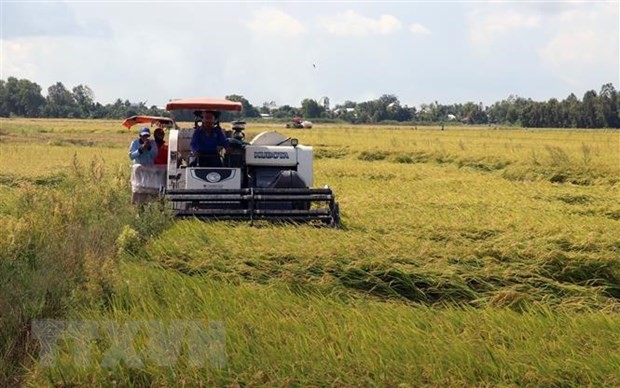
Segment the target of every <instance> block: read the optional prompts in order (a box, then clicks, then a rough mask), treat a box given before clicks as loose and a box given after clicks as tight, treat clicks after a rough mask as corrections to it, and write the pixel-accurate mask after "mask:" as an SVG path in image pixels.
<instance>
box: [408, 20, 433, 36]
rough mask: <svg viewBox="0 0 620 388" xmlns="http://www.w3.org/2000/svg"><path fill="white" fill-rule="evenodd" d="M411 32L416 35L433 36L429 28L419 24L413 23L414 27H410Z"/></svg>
mask: <svg viewBox="0 0 620 388" xmlns="http://www.w3.org/2000/svg"><path fill="white" fill-rule="evenodd" d="M409 31H411V33H412V34H414V35H430V34H431V30H429V29H428V28H426V27H424V26H423V25H421V24H418V23H413V24H412V25H410V26H409Z"/></svg>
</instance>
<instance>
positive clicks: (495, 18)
mask: <svg viewBox="0 0 620 388" xmlns="http://www.w3.org/2000/svg"><path fill="white" fill-rule="evenodd" d="M0 21H1V25H0V45H1V48H0V51H1V52H0V54H1V57H0V79H2V80H5V81H6V80H7V79H8V77H16V78H18V79H23V78H25V79H28V80H30V81H32V82H36V83H37V84H38V85H39V86H41V88H42V89H43V95H46V94H47V88H48V87H49V86H51V85H53V84H55V83H57V82H62V83H63V85H64V86H65V87H66V88H67V89H69V90H70V89H72V88H73V87H75V86H77V85H86V86H89V87H90V88H91V89H92V90H93V91H94V93H95V100H96V101H98V102H100V103H102V104H108V103H113V102H114V101H115V100H116V99H117V98H121V99H122V100H129V101H131V102H144V103H145V104H146V105H147V106H152V105H156V106H164V105H165V104H166V102H168V101H169V100H171V99H177V98H193V97H216V98H223V97H224V96H226V95H230V94H237V95H242V96H243V97H245V98H246V99H247V100H248V101H249V102H250V103H251V104H252V105H254V106H257V107H260V106H262V105H263V104H264V103H269V102H274V103H275V104H276V105H277V106H281V105H291V106H296V107H299V106H301V101H302V100H303V99H305V98H310V99H314V100H317V101H320V100H322V98H323V97H328V98H329V100H330V104H331V106H332V107H334V106H335V105H336V104H342V103H344V102H345V101H354V102H363V101H369V100H374V99H377V98H379V97H380V96H381V95H384V94H392V95H396V96H397V97H398V99H399V101H400V102H401V104H402V105H408V106H420V105H421V104H428V103H432V102H435V101H437V102H438V103H440V104H454V103H465V102H469V101H471V102H475V103H480V102H482V103H483V104H485V105H487V106H488V105H491V104H493V103H494V102H497V101H501V100H503V99H506V98H508V97H509V96H510V95H514V96H521V97H525V98H532V99H533V100H536V101H546V100H548V99H550V98H557V99H559V100H561V99H564V98H566V97H567V96H568V95H569V94H570V93H575V95H576V96H577V97H578V98H582V97H583V94H584V93H585V92H586V91H588V90H595V91H597V92H598V91H599V90H600V88H601V86H602V85H603V84H606V83H609V82H611V83H613V85H614V87H615V88H616V89H619V88H620V82H619V79H620V74H619V73H620V64H619V62H620V59H619V58H620V54H619V46H620V39H619V35H620V33H619V30H620V22H619V2H618V1H617V0H615V1H527V0H525V1H441V0H439V1H271V2H267V1H197V0H193V1H191V0H185V1H181V0H178V1H175V0H165V1H135V0H134V1H131V0H128V1H124V0H108V1H87V0H73V1H44V0H43V1H41V0H37V1H33V0H0Z"/></svg>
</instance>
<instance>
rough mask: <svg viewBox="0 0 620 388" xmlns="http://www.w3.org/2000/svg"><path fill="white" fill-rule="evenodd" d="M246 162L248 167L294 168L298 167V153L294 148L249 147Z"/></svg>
mask: <svg viewBox="0 0 620 388" xmlns="http://www.w3.org/2000/svg"><path fill="white" fill-rule="evenodd" d="M245 160H246V163H247V165H248V166H273V167H292V166H296V165H297V152H295V148H294V147H286V146H255V145H248V146H246V147H245Z"/></svg>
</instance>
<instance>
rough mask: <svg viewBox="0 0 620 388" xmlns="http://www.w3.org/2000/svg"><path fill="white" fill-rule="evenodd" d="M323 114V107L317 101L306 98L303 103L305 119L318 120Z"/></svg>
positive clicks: (302, 109)
mask: <svg viewBox="0 0 620 388" xmlns="http://www.w3.org/2000/svg"><path fill="white" fill-rule="evenodd" d="M323 112H324V110H323V107H322V106H321V105H319V103H318V102H316V101H315V100H312V99H310V98H306V99H304V100H303V101H302V102H301V114H302V116H303V117H305V118H318V117H321V116H322V115H323Z"/></svg>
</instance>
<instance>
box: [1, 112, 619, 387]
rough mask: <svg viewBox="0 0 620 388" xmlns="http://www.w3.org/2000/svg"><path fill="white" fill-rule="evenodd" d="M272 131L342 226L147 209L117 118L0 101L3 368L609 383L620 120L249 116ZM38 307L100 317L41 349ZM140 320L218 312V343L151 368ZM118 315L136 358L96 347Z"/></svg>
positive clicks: (55, 314) (37, 373)
mask: <svg viewBox="0 0 620 388" xmlns="http://www.w3.org/2000/svg"><path fill="white" fill-rule="evenodd" d="M225 126H226V125H225ZM274 129H275V130H278V131H280V132H282V133H284V134H286V135H287V136H291V137H296V138H298V139H299V141H300V143H301V144H307V145H312V146H313V147H314V155H315V165H314V173H315V186H323V185H325V184H328V185H329V186H330V187H332V188H333V190H334V192H335V193H336V196H337V200H338V201H339V202H340V208H341V215H342V221H343V224H342V227H341V228H339V229H332V228H316V227H313V226H307V225H305V226H304V225H301V226H293V225H277V224H267V223H265V224H259V225H255V226H249V225H247V224H245V223H226V222H207V223H204V222H200V221H193V220H184V221H178V220H172V219H170V217H169V216H168V215H167V213H166V211H165V209H161V208H160V207H158V206H151V207H149V208H147V209H146V211H145V212H144V213H142V214H140V216H139V217H138V216H137V214H136V210H135V209H133V208H132V207H131V206H130V205H129V204H128V198H129V191H130V188H129V183H128V176H129V174H128V166H129V160H128V158H127V147H128V145H129V143H130V141H131V139H132V138H133V137H134V136H135V134H134V133H133V132H131V131H128V130H126V129H125V128H124V127H122V126H121V125H120V122H118V123H117V122H112V121H98V120H29V119H0V195H2V198H3V200H2V201H1V202H0V218H1V219H2V221H3V222H1V224H2V226H0V236H2V237H0V255H1V256H0V259H1V260H2V267H0V269H1V270H2V272H1V274H2V277H3V278H5V279H7V281H3V282H2V283H3V284H4V285H3V296H0V308H2V309H1V310H0V311H3V316H2V320H0V322H1V323H2V325H3V327H2V329H7V330H6V332H7V333H9V334H8V335H5V336H4V339H3V341H4V342H1V343H0V345H2V347H1V349H3V352H4V353H5V356H4V357H3V363H2V364H0V366H1V367H2V369H1V370H2V371H3V376H4V380H5V381H8V382H15V381H18V382H19V383H24V384H31V385H73V384H75V385H79V386H81V385H93V384H94V385H123V386H128V385H138V386H143V385H149V386H168V385H172V384H175V385H187V386H196V385H250V386H255V385H269V386H273V385H275V386H289V385H336V386H339V385H340V386H350V385H356V386H359V385H403V386H420V385H426V386H429V385H430V386H452V385H463V384H465V385H554V386H555V385H596V386H611V385H620V380H618V376H619V374H618V371H619V370H620V352H619V350H618V349H620V326H619V325H618V323H617V322H620V320H619V319H618V318H619V316H618V314H619V313H620V303H619V298H620V202H619V201H618V199H619V198H620V195H619V194H620V133H619V132H618V131H605V130H596V131H586V130H572V131H565V130H523V129H508V128H496V127H448V128H447V130H445V131H440V130H439V128H438V127H417V128H416V127H396V126H395V127H388V126H375V127H373V126H349V125H347V126H342V125H333V124H329V125H328V124H325V125H317V126H315V128H313V129H311V130H295V129H285V128H284V125H283V124H272V125H270V124H266V123H263V122H261V123H256V124H253V123H249V124H248V130H247V131H246V132H247V134H248V137H251V136H252V135H253V134H256V133H258V132H261V131H263V130H274ZM44 269H45V270H44ZM15 274H18V275H19V276H17V277H16V276H14V275H15ZM9 279H10V281H9ZM21 290H23V291H21ZM50 294H51V295H53V296H52V297H50V296H49V295H50ZM35 302H37V303H35ZM4 311H10V313H9V314H5V313H4ZM41 319H58V320H63V321H76V322H98V324H99V326H98V330H99V331H98V336H99V337H98V338H97V339H93V338H92V333H91V332H80V331H78V332H77V333H73V334H72V336H70V338H69V339H67V338H64V339H63V340H62V341H60V340H59V342H58V349H57V354H56V356H57V357H56V358H55V361H54V363H53V365H49V364H48V363H45V362H41V358H40V357H38V355H40V351H41V349H40V348H38V347H37V341H36V339H35V338H33V337H32V335H31V333H30V332H29V331H28V330H25V329H24V327H27V325H28V324H29V323H31V322H32V321H36V320H41ZM147 321H149V322H159V323H162V324H164V326H168V325H171V323H174V322H179V321H188V322H197V321H199V322H217V323H218V324H221V327H223V328H225V329H223V332H222V333H223V334H222V337H221V339H223V341H222V349H223V350H224V352H223V353H220V356H221V357H220V359H219V361H218V363H214V362H211V363H209V362H208V360H209V357H208V356H209V355H208V354H205V355H203V356H204V357H206V358H205V362H204V363H202V364H200V367H197V366H196V364H195V363H192V362H191V361H192V359H191V358H188V357H189V356H188V354H189V355H191V351H189V350H188V349H190V350H191V340H190V339H188V338H185V337H180V339H179V341H177V342H178V343H179V344H180V345H179V346H180V348H179V349H180V350H179V354H178V357H176V358H173V359H172V361H171V362H169V363H168V364H166V365H165V366H162V365H161V362H158V358H157V352H155V355H154V353H153V351H152V348H151V347H150V345H149V344H150V343H151V342H152V341H153V340H155V339H156V338H155V337H156V336H154V335H150V336H149V333H148V330H147V329H148V324H146V323H145V322H147ZM127 322H133V323H134V324H135V325H134V326H135V327H134V329H135V333H133V332H132V333H133V334H135V335H134V337H133V342H132V344H133V345H132V347H131V350H132V351H133V353H131V354H134V353H135V355H136V356H137V360H139V361H140V362H139V363H133V364H132V363H131V362H128V360H127V359H124V360H122V362H113V363H110V362H106V360H107V361H109V360H110V358H109V357H110V352H109V349H111V348H114V346H111V344H112V345H114V344H119V343H124V342H123V341H124V340H123V330H117V331H114V330H104V329H105V327H109V325H112V326H114V325H116V326H114V327H119V328H120V327H124V326H122V325H125V324H126V323H127ZM106 325H108V326H106ZM145 325H146V326H145ZM132 327H133V326H132ZM134 329H132V330H134ZM3 331H4V330H3ZM119 333H120V334H119ZM125 334H126V333H125ZM89 336H90V337H89ZM125 340H126V338H125ZM20 341H21V342H25V343H26V344H31V345H26V346H23V344H22V348H24V349H25V350H24V351H23V352H22V353H24V354H21V353H20V352H16V351H15V349H17V345H19V344H20V343H21V342H20ZM149 341H151V342H149ZM76 343H77V344H82V346H87V348H88V349H89V352H88V355H89V357H88V359H87V362H82V363H80V362H76V358H75V349H76V347H75V346H74V345H75V344H76ZM84 344H87V345H84ZM188 346H189V348H188ZM188 352H189V353H188ZM123 354H124V355H127V354H128V353H127V350H125V353H123V352H121V355H123ZM121 358H122V357H121ZM15 360H19V364H20V365H23V367H16V366H15V363H16V361H15ZM114 360H116V359H114ZM134 361H135V360H134ZM15 376H18V377H15Z"/></svg>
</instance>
